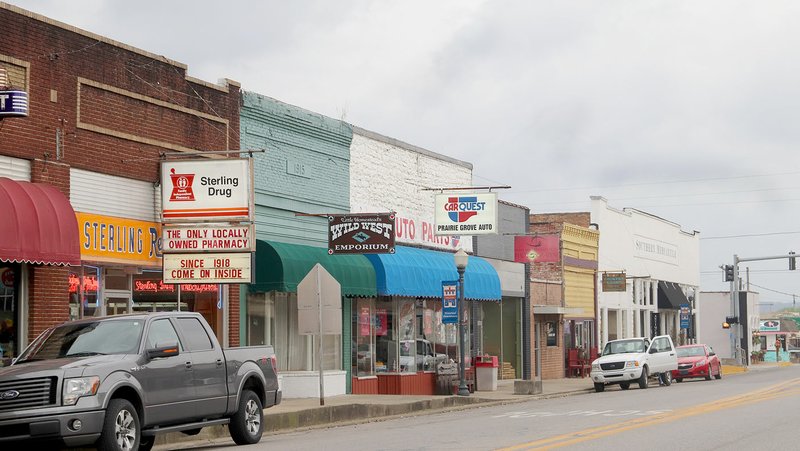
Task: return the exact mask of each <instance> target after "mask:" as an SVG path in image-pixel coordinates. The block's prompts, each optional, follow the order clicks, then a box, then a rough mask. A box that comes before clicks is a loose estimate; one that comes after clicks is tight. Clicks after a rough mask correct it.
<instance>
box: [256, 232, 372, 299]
mask: <svg viewBox="0 0 800 451" xmlns="http://www.w3.org/2000/svg"><path fill="white" fill-rule="evenodd" d="M317 263H320V264H321V265H322V266H323V267H324V268H325V269H326V270H327V271H328V272H329V273H330V274H331V275H332V276H333V277H334V278H335V279H336V280H337V281H338V282H339V283H340V284H341V285H342V295H343V296H376V295H377V292H378V289H377V285H376V283H375V268H373V267H372V263H370V262H369V260H367V258H366V257H364V256H363V255H328V249H326V248H322V247H313V246H302V245H299V244H288V243H278V242H275V241H264V240H257V241H256V265H255V266H256V268H255V281H254V283H251V284H250V286H249V290H250V292H251V293H256V292H262V293H265V292H268V291H283V292H297V284H299V283H300V281H301V280H303V277H305V276H306V274H308V272H309V271H311V268H313V267H314V265H316V264H317Z"/></svg>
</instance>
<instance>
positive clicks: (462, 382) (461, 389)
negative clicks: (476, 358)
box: [456, 268, 469, 396]
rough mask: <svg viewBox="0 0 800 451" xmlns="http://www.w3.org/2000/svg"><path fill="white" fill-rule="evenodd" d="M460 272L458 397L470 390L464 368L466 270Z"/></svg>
mask: <svg viewBox="0 0 800 451" xmlns="http://www.w3.org/2000/svg"><path fill="white" fill-rule="evenodd" d="M456 269H457V270H458V338H459V342H458V347H459V351H458V352H459V362H458V377H459V384H458V395H459V396H469V389H468V388H467V381H466V378H465V376H464V366H465V365H466V352H465V351H466V350H465V349H464V345H466V344H467V329H466V327H464V326H465V324H464V316H465V315H464V307H465V302H464V269H465V268H456Z"/></svg>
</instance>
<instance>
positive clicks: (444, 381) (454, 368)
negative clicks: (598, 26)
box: [436, 362, 458, 395]
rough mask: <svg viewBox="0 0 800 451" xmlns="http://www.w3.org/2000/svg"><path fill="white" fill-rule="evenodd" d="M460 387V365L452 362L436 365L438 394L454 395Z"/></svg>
mask: <svg viewBox="0 0 800 451" xmlns="http://www.w3.org/2000/svg"><path fill="white" fill-rule="evenodd" d="M457 388H458V365H456V364H455V363H451V362H443V363H440V364H439V365H438V366H437V367H436V394H437V395H453V394H455V391H456V389H457Z"/></svg>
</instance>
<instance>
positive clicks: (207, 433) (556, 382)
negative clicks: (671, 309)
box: [154, 377, 593, 450]
mask: <svg viewBox="0 0 800 451" xmlns="http://www.w3.org/2000/svg"><path fill="white" fill-rule="evenodd" d="M591 391H593V386H592V381H591V379H589V378H588V377H586V378H565V379H552V380H544V381H542V392H541V393H538V394H534V395H515V394H514V380H500V381H498V382H497V390H496V391H476V392H474V393H471V394H470V396H436V395H431V396H405V395H341V396H332V397H329V398H325V405H324V406H321V405H320V401H319V398H291V399H284V400H283V401H282V402H281V403H280V404H279V405H277V406H275V407H271V408H269V409H266V410H264V434H270V433H279V432H289V431H298V430H304V429H310V428H318V427H326V426H332V425H337V426H338V425H344V424H355V423H366V422H371V421H380V420H385V419H389V418H392V417H398V416H409V415H420V414H425V413H432V412H441V411H451V410H458V409H466V408H471V407H480V406H488V405H498V404H507V403H514V402H523V401H529V400H533V399H546V398H553V397H561V396H569V395H574V394H580V393H588V392H591ZM227 437H229V434H228V427H227V426H211V427H207V428H204V429H203V431H202V432H201V433H200V434H198V435H195V436H188V435H185V434H182V433H168V434H161V435H158V436H156V445H155V448H154V449H159V450H168V449H176V448H183V447H186V446H187V445H189V443H186V442H192V443H191V445H192V446H202V445H203V444H204V443H210V442H211V441H212V440H215V439H219V438H227Z"/></svg>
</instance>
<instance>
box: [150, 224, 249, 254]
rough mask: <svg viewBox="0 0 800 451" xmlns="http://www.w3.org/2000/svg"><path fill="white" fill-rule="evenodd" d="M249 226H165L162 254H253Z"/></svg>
mask: <svg viewBox="0 0 800 451" xmlns="http://www.w3.org/2000/svg"><path fill="white" fill-rule="evenodd" d="M253 236H254V233H253V226H252V224H251V225H229V224H213V225H212V224H209V225H203V224H200V225H180V226H165V227H164V238H163V241H162V244H163V248H164V249H163V251H164V253H182V252H236V251H244V252H255V250H256V249H255V239H254V238H253Z"/></svg>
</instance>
